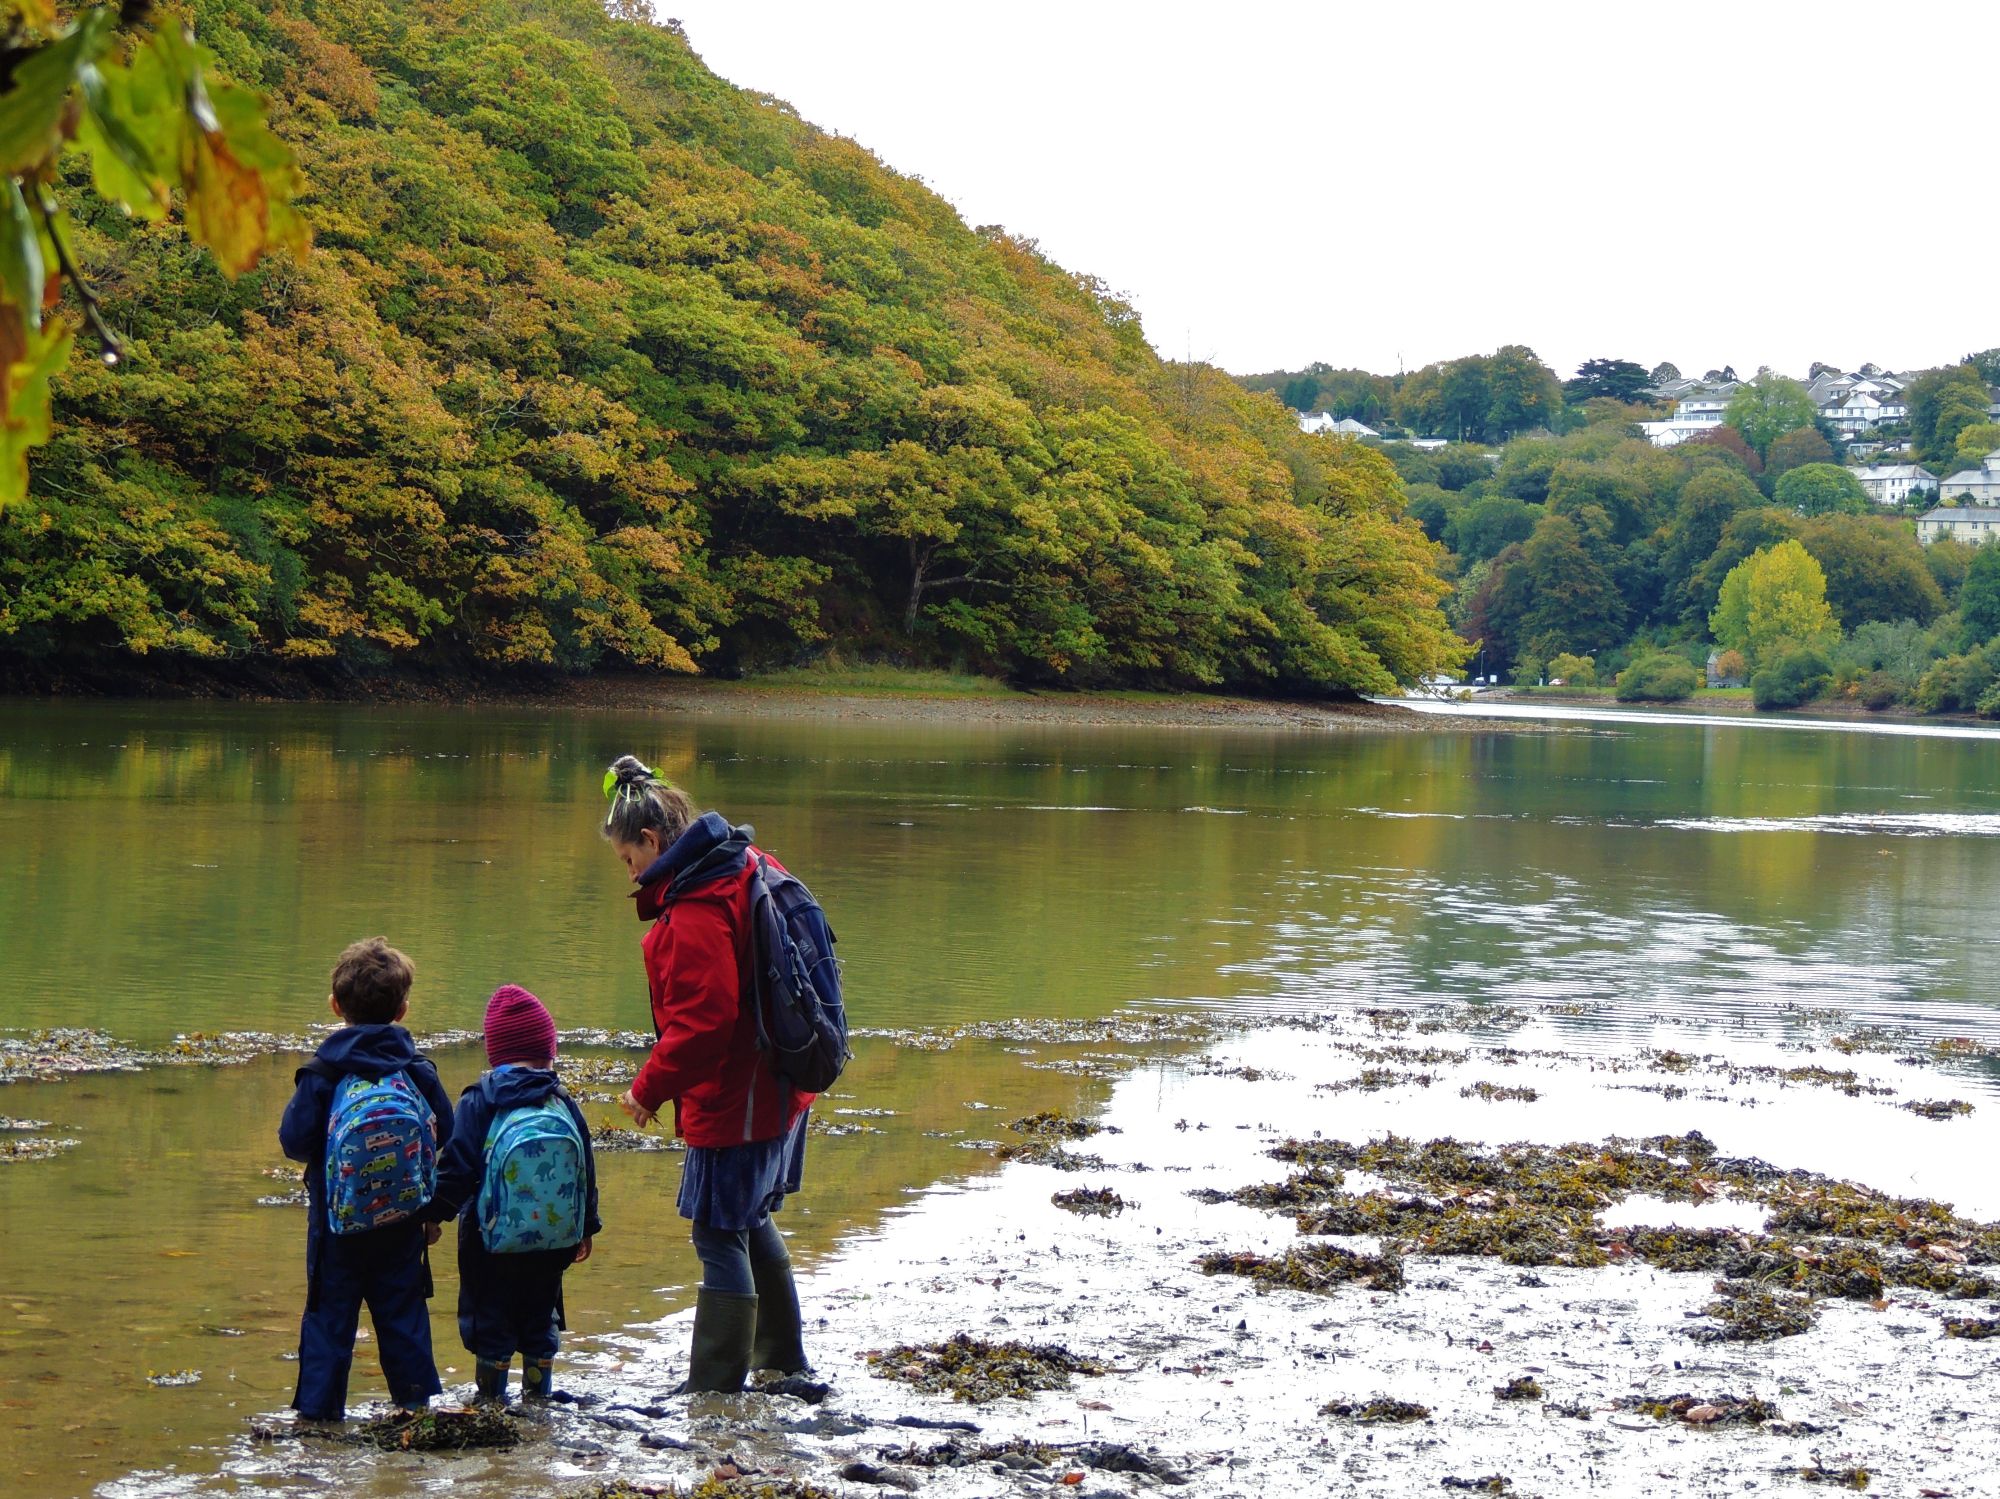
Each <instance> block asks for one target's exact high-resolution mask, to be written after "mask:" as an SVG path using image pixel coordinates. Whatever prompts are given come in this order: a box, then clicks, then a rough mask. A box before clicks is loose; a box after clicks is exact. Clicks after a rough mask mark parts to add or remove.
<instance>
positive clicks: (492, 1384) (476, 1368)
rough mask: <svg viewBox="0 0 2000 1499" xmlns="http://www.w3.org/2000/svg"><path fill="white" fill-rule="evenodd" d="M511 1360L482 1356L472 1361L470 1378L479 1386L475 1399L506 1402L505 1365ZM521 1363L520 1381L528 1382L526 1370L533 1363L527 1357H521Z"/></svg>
mask: <svg viewBox="0 0 2000 1499" xmlns="http://www.w3.org/2000/svg"><path fill="white" fill-rule="evenodd" d="M512 1362H513V1360H511V1359H490V1358H482V1359H479V1360H477V1361H476V1362H475V1363H474V1365H473V1370H472V1378H473V1381H474V1383H475V1384H477V1385H478V1387H479V1393H478V1395H477V1397H476V1398H477V1399H479V1400H481V1401H489V1400H497V1401H499V1402H500V1403H502V1404H503V1405H504V1404H505V1403H506V1400H507V1365H508V1364H510V1363H512ZM521 1363H522V1369H521V1383H522V1384H523V1385H526V1384H527V1382H528V1371H529V1370H530V1369H532V1368H533V1367H534V1365H533V1363H532V1362H530V1361H529V1360H527V1359H523V1360H522V1361H521ZM524 1393H525V1391H524Z"/></svg>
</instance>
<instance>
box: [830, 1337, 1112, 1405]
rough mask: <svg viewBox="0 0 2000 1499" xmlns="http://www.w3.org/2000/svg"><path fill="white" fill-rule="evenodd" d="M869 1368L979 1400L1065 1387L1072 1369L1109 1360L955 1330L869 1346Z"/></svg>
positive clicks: (1101, 1369)
mask: <svg viewBox="0 0 2000 1499" xmlns="http://www.w3.org/2000/svg"><path fill="white" fill-rule="evenodd" d="M867 1359H868V1366H869V1371H870V1372H871V1373H873V1374H876V1375H878V1376H879V1377H881V1378H883V1379H894V1380H900V1381H902V1382H903V1383H905V1384H910V1385H914V1386H916V1388H918V1389H920V1390H922V1391H924V1392H925V1393H927V1394H932V1395H950V1396H951V1397H952V1399H954V1400H963V1401H968V1402H970V1403H973V1404H983V1403H985V1402H986V1401H989V1400H1001V1399H1009V1398H1014V1399H1018V1398H1020V1397H1022V1396H1025V1395H1031V1394H1034V1393H1035V1392H1036V1391H1039V1390H1066V1389H1068V1388H1069V1384H1070V1376H1071V1375H1074V1374H1108V1373H1110V1372H1111V1370H1110V1366H1109V1365H1106V1364H1103V1363H1100V1362H1098V1361H1097V1360H1096V1359H1092V1358H1085V1357H1083V1356H1082V1355H1080V1354H1075V1353H1071V1352H1070V1351H1069V1350H1068V1349H1067V1348H1064V1347H1063V1346H1062V1345H1061V1344H1059V1343H1015V1342H988V1341H987V1340H986V1339H984V1338H975V1337H973V1336H972V1334H970V1333H964V1332H961V1333H955V1334H953V1335H952V1336H951V1337H950V1338H948V1339H946V1340H945V1341H944V1342H942V1343H925V1344H910V1343H904V1344H899V1345H898V1346H896V1347H894V1348H889V1349H879V1350H875V1351H871V1352H870V1353H869V1354H868V1355H867Z"/></svg>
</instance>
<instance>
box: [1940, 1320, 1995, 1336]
mask: <svg viewBox="0 0 2000 1499" xmlns="http://www.w3.org/2000/svg"><path fill="white" fill-rule="evenodd" d="M1944 1335H1945V1336H1946V1337H1948V1338H2000V1317H1946V1318H1945V1319H1944Z"/></svg>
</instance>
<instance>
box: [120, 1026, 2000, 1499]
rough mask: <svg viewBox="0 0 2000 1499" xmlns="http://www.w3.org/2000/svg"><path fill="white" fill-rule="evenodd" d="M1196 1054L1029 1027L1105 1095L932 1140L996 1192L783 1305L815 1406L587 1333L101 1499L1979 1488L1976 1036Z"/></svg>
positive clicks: (1296, 1040) (981, 1117)
mask: <svg viewBox="0 0 2000 1499" xmlns="http://www.w3.org/2000/svg"><path fill="white" fill-rule="evenodd" d="M1003 1029H1004V1028H1003ZM993 1031H994V1028H992V1027H986V1028H984V1033H992V1032H993ZM1188 1032H1189V1027H1187V1026H1186V1025H1180V1026H1175V1027H1157V1026H1152V1025H1149V1024H1148V1023H1147V1022H1145V1021H1143V1020H1138V1019H1135V1020H1133V1021H1132V1022H1130V1024H1129V1025H1125V1026H1124V1028H1123V1029H1118V1028H1116V1027H1114V1029H1113V1030H1112V1031H1111V1033H1110V1034H1109V1035H1108V1036H1107V1037H1106V1038H1105V1039H1104V1040H1102V1041H1101V1042H1100V1043H1099V1044H1097V1045H1096V1046H1094V1047H1093V1046H1088V1045H1085V1046H1079V1045H1078V1044H1077V1042H1076V1038H1075V1037H1074V1036H1073V1035H1072V1036H1060V1035H1051V1034H1050V1033H1049V1032H1048V1031H1047V1029H1046V1028H1044V1029H1040V1030H1038V1029H1036V1028H1033V1027H1024V1028H1022V1030H1021V1033H1020V1034H1018V1035H1016V1036H1014V1037H1012V1038H1011V1039H1012V1040H1013V1041H1015V1042H1017V1043H1019V1044H1017V1045H1014V1046H1011V1047H1010V1048H1009V1049H1010V1050H1014V1051H1017V1052H1019V1053H1020V1054H1021V1055H1022V1056H1023V1057H1024V1058H1025V1060H1026V1065H1029V1066H1035V1067H1043V1068H1049V1069H1053V1070H1057V1071H1069V1072H1081V1073H1085V1074H1091V1075H1099V1076H1105V1077H1108V1079H1109V1092H1108V1096H1107V1099H1106V1102H1105V1104H1104V1106H1103V1108H1102V1109H1101V1110H1100V1111H1098V1112H1097V1113H1096V1114H1094V1115H1093V1116H1092V1117H1089V1118H1084V1119H1072V1118H1068V1117H1065V1116H1063V1115H1061V1114H1055V1113H1041V1114H1027V1115H1019V1116H1012V1117H1009V1116H1007V1115H1004V1114H999V1113H996V1112H995V1111H993V1110H990V1109H981V1108H979V1107H978V1106H979V1105H980V1104H981V1103H982V1102H983V1100H980V1099H976V1098H972V1099H966V1100H964V1101H963V1102H964V1104H965V1105H966V1110H965V1113H966V1119H965V1126H964V1128H963V1130H962V1131H957V1132H956V1133H958V1134H960V1135H961V1136H962V1138H961V1139H960V1140H959V1142H958V1143H960V1144H962V1145H964V1146H966V1147H967V1148H968V1149H969V1150H974V1151H980V1152H988V1153H993V1154H997V1155H1000V1156H1003V1157H1004V1158H1005V1165H1004V1166H1003V1167H1002V1168H1001V1169H1000V1170H998V1171H997V1172H996V1173H993V1174H990V1175H986V1176H980V1177H974V1178H970V1179H968V1180H965V1181H962V1182H959V1183H956V1184H952V1185H947V1186H943V1187H937V1188H933V1189H930V1190H928V1191H925V1192H923V1193H922V1194H921V1195H920V1196H917V1197H915V1198H914V1199H913V1200H911V1201H910V1202H909V1203H907V1204H906V1205H905V1206H902V1207H900V1208H897V1209H894V1210H892V1211H891V1212H889V1213H888V1214H887V1215H886V1217H885V1218H884V1219H883V1220H882V1221H881V1223H880V1224H879V1226H878V1227H877V1228H876V1229H875V1230H873V1231H871V1232H868V1233H865V1234H856V1235H853V1236H851V1237H849V1238H848V1239H846V1240H845V1241H844V1242H843V1243H842V1245H841V1247H840V1248H839V1249H838V1250H837V1251H836V1252H835V1253H833V1254H832V1255H831V1256H830V1257H828V1258H826V1259H823V1260H821V1261H820V1262H819V1263H818V1265H817V1266H816V1268H815V1270H814V1271H813V1273H812V1274H810V1275H809V1276H807V1277H804V1278H803V1279H802V1284H801V1296H802V1299H803V1300H804V1302H805V1304H806V1306H807V1308H808V1328H807V1341H808V1348H809V1351H810V1353H811V1355H812V1358H813V1360H814V1363H815V1366H816V1372H815V1376H814V1377H815V1380H817V1381H819V1382H821V1383H823V1385H824V1386H825V1388H824V1389H823V1390H822V1389H819V1388H815V1387H812V1386H800V1387H798V1390H799V1393H796V1394H758V1393H749V1394H744V1395H741V1396H733V1397H717V1396H699V1397H694V1398H693V1399H689V1398H688V1397H685V1396H675V1395H672V1394H671V1393H670V1392H671V1391H672V1390H673V1388H674V1386H675V1384H676V1383H677V1382H678V1381H679V1379H680V1377H681V1374H682V1372H683V1367H684V1363H685V1357H686V1344H687V1317H686V1314H684V1313H682V1314H676V1315H674V1316H671V1317H667V1318H663V1319H661V1320H659V1321H656V1322H635V1323H633V1324H632V1325H629V1326H626V1327H624V1328H622V1329H621V1330H619V1331H617V1332H615V1333H611V1334H608V1335H601V1336H597V1337H594V1338H587V1339H575V1340H572V1342H571V1344H570V1345H569V1347H568V1348H567V1349H566V1350H565V1359H564V1374H565V1376H566V1384H567V1390H568V1393H569V1399H568V1400H567V1401H565V1402H564V1403H562V1404H560V1405H557V1406H555V1407H553V1408H551V1409H549V1410H548V1411H547V1412H545V1413H537V1414H525V1415H520V1416H517V1417H515V1418H512V1419H511V1420H510V1421H509V1422H507V1423H505V1426H506V1429H507V1431H508V1433H509V1440H508V1441H507V1443H506V1444H505V1445H501V1446H494V1447H478V1446H475V1447H471V1448H467V1449H464V1450H457V1449H453V1448H451V1447H449V1446H448V1445H447V1446H446V1447H445V1450H442V1451H435V1452H420V1451H403V1450H395V1449H394V1448H393V1445H392V1444H391V1450H387V1451H384V1450H381V1449H380V1448H378V1447H376V1446H371V1445H366V1444H361V1443H355V1442H351V1441H339V1442H334V1441H326V1440H321V1439H317V1438H316V1437H314V1436H311V1435H307V1434H302V1433H300V1432H299V1430H298V1429H297V1428H296V1427H295V1426H293V1425H292V1424H291V1423H289V1422H288V1421H287V1420H286V1419H285V1418H283V1417H282V1416H277V1415H273V1416H267V1417H261V1418H258V1419H257V1420H256V1421H255V1422H254V1423H251V1424H250V1426H249V1429H247V1430H246V1432H245V1433H244V1435H243V1436H242V1437H241V1438H240V1439H238V1440H236V1441H233V1442H231V1443H229V1444H227V1445H226V1446H225V1447H223V1448H222V1449H220V1450H217V1451H214V1452H212V1453H208V1454H203V1453H190V1454H189V1455H188V1462H187V1463H186V1464H185V1465H183V1466H181V1467H180V1468H179V1469H178V1470H177V1471H175V1472H173V1473H158V1472H155V1473H139V1474H133V1475H131V1476H129V1477H127V1478H125V1479H122V1480H119V1481H117V1482H114V1483H111V1484H108V1485H105V1486H104V1487H103V1488H102V1489H101V1490H100V1492H101V1493H104V1494H106V1495H109V1496H118V1499H124V1496H131V1499H139V1496H153V1495H163V1494H175V1495H198V1494H221V1493H237V1492H242V1491H245V1490H253V1491H259V1492H298V1493H307V1492H313V1493H318V1492H326V1491H329V1490H332V1491H338V1492H354V1493H362V1494H399V1493H413V1492H431V1491H443V1490H445V1489H450V1490H451V1491H453V1492H454V1493H462V1494H468V1495H487V1494H492V1495H502V1494H507V1495H513V1494H523V1493H534V1494H541V1493H549V1494H557V1493H564V1494H569V1493H574V1494H606V1495H609V1494H633V1493H644V1492H676V1493H696V1492H698V1493H704V1494H709V1495H728V1494H762V1493H771V1494H774V1495H811V1494H822V1493H824V1494H859V1493H881V1492H897V1491H905V1492H923V1493H935V1494H939V1495H966V1496H972V1495H996V1494H1015V1493H1021V1494H1040V1493H1044V1492H1050V1491H1053V1492H1060V1493H1077V1494H1082V1495H1092V1494H1096V1495H1109V1494H1132V1493H1150V1492H1154V1491H1160V1492H1188V1493H1200V1494H1215V1495H1232V1494H1242V1495H1263V1494H1292V1493H1336V1492H1337V1493H1352V1494H1360V1495H1404V1494H1419V1493H1440V1492H1479V1493H1506V1494H1516V1495H1528V1494H1539V1495H1545V1496H1549V1495H1559V1494H1573V1493H1606V1494H1626V1493H1633V1494H1638V1493H1675V1494H1711V1493H1714V1494H1720V1493H1724V1492H1728V1493H1741V1492H1781V1493H1782V1492H1791V1491H1794V1490H1795V1489H1798V1488H1799V1487H1800V1486H1801V1485H1804V1486H1808V1488H1809V1489H1810V1490H1812V1491H1821V1490H1823V1489H1824V1488H1825V1487H1827V1486H1829V1485H1832V1486H1843V1487H1849V1488H1858V1487H1861V1486H1864V1485H1865V1486H1866V1488H1867V1489H1868V1491H1869V1492H1871V1493H1888V1494H1898V1495H1910V1496H1920V1495H1926V1494H1928V1495H1940V1494H1949V1495H1953V1496H1969V1495H1981V1494H1993V1493H1996V1492H2000V1487H1996V1478H1995V1471H1996V1463H1995V1458H1994V1454H1995V1452H1996V1451H1997V1450H2000V1417H1997V1416H1996V1411H2000V1398H1997V1397H2000V1338H1995V1337H1993V1336H1991V1335H1992V1334H1995V1333H2000V1224H1996V1223H1995V1222H1994V1221H1993V1220H1994V1219H1995V1218H2000V1180H1996V1179H1995V1178H1994V1177H1993V1176H1992V1174H1991V1172H1990V1170H1988V1169H1987V1164H1986V1163H1988V1162H1990V1161H1991V1160H1992V1159H1993V1157H1994V1153H1995V1151H1994V1147H1995V1146H1996V1144H2000V1139H1996V1136H2000V1129H1996V1127H1995V1126H1996V1123H2000V1099H1996V1096H1995V1090H1994V1087H1993V1082H1992V1078H1993V1075H1994V1071H1995V1060H1996V1054H1995V1050H1994V1048H1993V1047H1992V1046H1991V1045H1990V1042H1989V1041H1987V1040H1982V1039H1979V1038H1974V1037H1962V1036H1960V1037H1955V1036H1949V1035H1938V1036H1934V1037H1929V1038H1926V1037H1923V1036H1914V1035H1900V1034H1898V1035H1892V1034H1888V1033H1884V1032H1879V1031H1876V1032H1866V1031H1861V1030H1858V1029H1856V1028H1854V1027H1852V1026H1845V1025H1843V1021H1842V1019H1841V1017H1839V1016H1836V1015H1832V1014H1829V1013H1825V1012H1815V1013H1814V1014H1811V1015H1804V1014H1801V1015H1797V1016H1794V1017H1792V1025H1791V1032H1790V1034H1789V1035H1788V1036H1786V1037H1784V1038H1781V1039H1777V1040H1773V1041H1769V1042H1761V1043H1758V1042H1744V1041H1742V1040H1740V1039H1739V1038H1734V1037H1732V1038H1731V1042H1730V1048H1729V1054H1728V1057H1727V1058H1726V1059H1725V1058H1723V1057H1721V1056H1719V1055H1715V1054H1712V1053H1709V1052H1705V1051H1703V1050H1701V1049H1699V1047H1700V1042H1701V1037H1700V1036H1698V1035H1689V1034H1679V1035H1674V1036H1663V1037H1661V1038H1658V1039H1660V1040H1663V1041H1672V1042H1674V1043H1676V1044H1659V1045H1644V1044H1637V1045H1632V1046H1629V1047H1624V1048H1621V1049H1620V1050H1618V1051H1617V1052H1615V1053H1607V1052H1605V1051H1603V1050H1602V1049H1598V1050H1595V1051H1591V1052H1581V1051H1575V1050H1571V1049H1570V1048H1569V1047H1567V1046H1566V1045H1565V1044H1564V1038H1565V1034H1566V1032H1565V1030H1564V1016H1563V1015H1561V1014H1555V1013H1551V1012H1540V1013H1514V1012H1498V1011H1490V1010H1489V1011H1485V1012H1481V1013H1480V1014H1478V1015H1477V1016H1468V1015H1466V1014H1465V1013H1462V1012H1461V1013H1457V1014H1443V1013H1434V1012H1421V1011H1413V1012H1373V1013H1369V1012H1356V1013H1352V1014H1348V1015H1345V1016H1342V1017H1337V1018H1331V1019H1328V1020H1325V1021H1322V1022H1318V1023H1311V1024H1300V1023H1291V1024H1271V1025H1263V1026H1258V1027H1252V1028H1246V1029H1234V1030H1229V1031H1227V1032H1224V1033H1220V1034H1215V1035H1212V1036H1209V1037H1207V1038H1206V1039H1203V1040H1200V1041H1199V1044H1197V1045H1194V1046H1192V1048H1191V1049H1190V1047H1189V1043H1190V1042H1191V1041H1193V1040H1196V1039H1197V1038H1195V1037H1193V1036H1191V1035H1190V1034H1189V1033H1188ZM987 1038H988V1039H991V1035H990V1034H988V1035H987ZM890 1039H893V1040H895V1041H896V1042H898V1043H899V1044H904V1045H909V1046H915V1047H923V1048H936V1047H940V1046H949V1045H951V1044H952V1042H953V1038H952V1037H950V1036H903V1037H895V1038H890ZM1001 1039H1010V1038H1008V1037H1006V1036H1005V1035H1002V1037H1001ZM1167 1042H1171V1043H1172V1044H1171V1045H1168V1044H1165V1043H1167ZM1155 1043H1160V1044H1155ZM852 1102H853V1101H850V1104H849V1105H843V1104H842V1102H841V1101H839V1100H829V1101H828V1102H827V1103H825V1104H822V1106H821V1107H822V1109H823V1110H827V1111H828V1112H829V1114H830V1115H831V1114H832V1111H833V1110H835V1109H838V1108H840V1107H843V1106H851V1103H852ZM864 1102H865V1101H864ZM1947 1102H1955V1103H1958V1104H1961V1105H1969V1107H1962V1108H1945V1109H1931V1110H1920V1109H1913V1108H1910V1107H1908V1105H1910V1104H1912V1103H1916V1104H1924V1103H1947ZM835 1117H837V1116H835ZM456 1393H458V1394H461V1395H462V1394H465V1393H468V1392H466V1391H463V1390H460V1391H458V1392H456Z"/></svg>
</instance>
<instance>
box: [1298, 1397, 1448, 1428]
mask: <svg viewBox="0 0 2000 1499" xmlns="http://www.w3.org/2000/svg"><path fill="white" fill-rule="evenodd" d="M1319 1413H1320V1414H1321V1415H1322V1416H1338V1417H1339V1418H1340V1419H1341V1420H1343V1421H1352V1422H1353V1423H1354V1424H1355V1425H1356V1426H1385V1425H1402V1424H1404V1423H1406V1422H1410V1421H1428V1420H1430V1418H1431V1408H1430V1407H1429V1406H1428V1405H1419V1404H1417V1402H1416V1401H1414V1400H1398V1399H1396V1398H1395V1397H1394V1396H1391V1395H1376V1396H1374V1397H1373V1398H1371V1399H1368V1400H1362V1401H1352V1400H1329V1401H1328V1402H1327V1403H1326V1404H1325V1405H1322V1406H1321V1407H1320V1408H1319Z"/></svg>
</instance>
